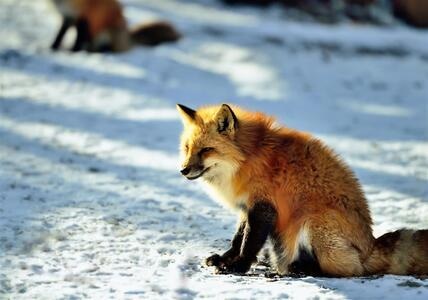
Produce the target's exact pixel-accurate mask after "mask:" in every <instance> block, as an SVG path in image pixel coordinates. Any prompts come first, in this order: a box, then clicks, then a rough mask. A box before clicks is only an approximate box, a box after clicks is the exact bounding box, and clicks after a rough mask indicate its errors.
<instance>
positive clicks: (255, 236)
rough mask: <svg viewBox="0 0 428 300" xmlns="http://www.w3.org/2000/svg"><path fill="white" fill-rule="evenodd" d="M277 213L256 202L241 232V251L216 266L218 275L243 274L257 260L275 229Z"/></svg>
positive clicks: (267, 204) (270, 207)
mask: <svg viewBox="0 0 428 300" xmlns="http://www.w3.org/2000/svg"><path fill="white" fill-rule="evenodd" d="M276 219H277V212H276V210H275V208H274V207H273V205H272V204H270V203H268V202H258V203H256V204H255V205H254V206H253V207H252V208H251V209H250V210H249V211H248V216H247V222H246V223H245V228H244V231H243V236H242V241H241V249H240V252H239V255H238V256H236V257H235V258H234V259H232V260H229V261H226V262H224V263H223V264H222V265H220V266H217V272H218V273H245V272H247V271H248V270H249V269H250V267H251V264H252V263H253V262H255V261H256V260H257V254H258V253H259V251H260V250H261V249H262V247H263V245H264V244H265V242H266V239H267V238H268V236H269V235H271V234H272V233H273V231H274V229H275V224H276Z"/></svg>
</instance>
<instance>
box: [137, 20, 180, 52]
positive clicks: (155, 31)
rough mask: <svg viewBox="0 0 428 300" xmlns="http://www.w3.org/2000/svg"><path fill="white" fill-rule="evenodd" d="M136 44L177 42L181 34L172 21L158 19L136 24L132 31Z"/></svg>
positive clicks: (149, 44) (150, 44)
mask: <svg viewBox="0 0 428 300" xmlns="http://www.w3.org/2000/svg"><path fill="white" fill-rule="evenodd" d="M130 35H131V39H132V41H133V43H134V44H139V45H146V46H156V45H159V44H162V43H168V42H175V41H177V40H179V39H180V38H181V34H180V33H179V32H178V31H177V29H176V28H175V27H174V26H173V25H172V24H170V23H168V22H165V21H156V22H151V23H143V24H140V25H137V26H135V27H134V28H132V29H131V31H130Z"/></svg>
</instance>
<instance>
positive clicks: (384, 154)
mask: <svg viewBox="0 0 428 300" xmlns="http://www.w3.org/2000/svg"><path fill="white" fill-rule="evenodd" d="M123 2H124V3H125V13H126V15H127V16H128V17H129V20H130V23H132V24H135V23H137V22H138V21H139V20H141V19H146V20H148V19H156V18H166V19H169V20H171V21H172V22H173V23H174V24H176V25H177V26H178V27H179V29H180V30H181V31H182V32H183V33H184V36H185V37H184V39H183V40H181V41H180V42H179V43H177V44H172V45H165V46H161V47H158V48H154V49H150V48H135V49H133V50H132V51H130V52H129V53H125V54H121V55H102V54H87V53H76V54H72V53H68V52H58V53H52V52H50V51H49V50H48V46H49V43H50V42H51V40H52V38H53V36H54V34H55V30H56V28H57V26H58V24H59V18H58V16H57V15H56V14H55V13H54V12H53V11H52V9H51V7H50V5H49V4H48V2H45V1H41V0H40V1H28V0H20V1H16V0H1V1H0V7H1V8H0V24H2V26H0V36H1V37H2V39H1V41H0V97H1V98H0V229H1V230H0V298H2V299H3V298H5V299H35V298H40V299H84V298H92V299H109V298H110V299H140V298H144V299H170V298H174V299H175V298H176V299H193V298H227V299H260V298H273V299H277V298H281V299H286V298H291V299H303V298H307V299H384V298H385V297H388V298H390V299H407V298H410V299H427V298H428V281H427V279H422V278H414V277H406V276H391V275H387V276H382V277H379V278H377V277H370V278H351V279H334V278H313V277H305V278H281V279H279V278H266V277H265V276H263V273H264V271H265V269H263V267H262V266H255V267H254V268H253V269H252V270H251V272H250V274H249V275H248V276H234V275H215V274H213V270H212V269H209V268H206V267H204V266H202V264H201V262H202V260H203V259H204V258H205V257H207V256H208V255H209V254H211V253H213V252H221V251H224V250H225V249H226V247H227V245H228V240H229V239H230V238H231V236H232V234H233V230H234V226H235V219H234V216H233V215H232V214H231V213H230V212H228V211H226V210H224V209H223V208H222V207H220V206H219V205H218V204H216V203H215V202H214V201H212V200H211V199H209V197H208V196H207V195H206V193H205V192H204V190H203V188H202V186H200V185H198V184H196V183H195V182H189V181H186V180H185V179H184V178H181V176H180V175H179V172H178V164H179V162H178V151H177V148H178V138H179V134H180V132H181V123H180V120H179V117H178V115H177V113H176V111H175V107H174V105H175V103H184V104H186V105H189V106H191V107H195V106H199V105H204V104H209V103H221V102H223V101H227V102H232V103H235V104H238V105H242V106H244V107H246V108H249V109H253V110H261V111H264V112H266V113H269V114H274V115H276V116H277V118H278V121H279V122H280V123H282V124H287V125H288V126H290V127H294V128H299V129H301V130H306V131H309V132H312V133H314V134H315V135H316V136H318V137H320V138H322V139H323V140H325V141H326V142H327V143H328V144H329V145H330V146H331V147H333V148H334V149H336V151H338V152H339V153H340V154H341V155H342V156H343V157H344V159H345V160H346V161H347V162H348V163H349V164H350V165H351V167H352V168H353V169H354V170H355V172H356V173H357V175H358V177H359V178H360V180H361V182H362V184H363V187H364V190H365V191H366V193H367V197H368V200H369V205H370V208H371V210H372V213H373V219H374V222H375V225H374V232H375V234H376V235H380V234H383V233H385V232H387V231H392V230H395V229H398V228H401V227H409V228H427V227H428V184H427V181H428V142H427V139H428V84H427V82H428V44H427V43H426V41H427V38H428V32H426V31H421V30H413V29H411V28H407V27H404V26H400V25H396V26H393V27H371V26H365V25H353V24H347V23H343V24H341V25H337V26H328V25H319V24H311V23H293V22H291V21H287V20H284V18H283V17H281V15H279V14H278V13H277V11H278V10H277V8H275V7H274V8H271V9H267V10H256V9H249V8H229V7H224V6H222V5H220V4H218V3H217V2H215V1H211V0H204V1H186V2H183V1H178V0H163V1H138V0H127V1H123ZM67 38H68V41H69V42H70V40H71V39H72V36H71V35H70V36H68V37H67Z"/></svg>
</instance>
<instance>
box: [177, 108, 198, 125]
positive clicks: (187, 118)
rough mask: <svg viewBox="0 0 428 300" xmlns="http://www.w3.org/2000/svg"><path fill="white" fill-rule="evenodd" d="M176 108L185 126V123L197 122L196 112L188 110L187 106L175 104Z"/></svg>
mask: <svg viewBox="0 0 428 300" xmlns="http://www.w3.org/2000/svg"><path fill="white" fill-rule="evenodd" d="M176 106H177V110H178V112H179V113H180V116H181V118H182V120H183V122H184V123H185V124H186V123H196V121H197V115H196V110H193V109H191V108H188V107H187V106H184V105H182V104H177V105H176Z"/></svg>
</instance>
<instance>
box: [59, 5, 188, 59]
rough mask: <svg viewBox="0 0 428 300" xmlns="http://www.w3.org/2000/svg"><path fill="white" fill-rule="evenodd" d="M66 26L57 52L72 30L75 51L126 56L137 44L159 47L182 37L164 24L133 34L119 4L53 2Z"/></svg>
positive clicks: (138, 29)
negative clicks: (66, 35)
mask: <svg viewBox="0 0 428 300" xmlns="http://www.w3.org/2000/svg"><path fill="white" fill-rule="evenodd" d="M52 1H53V3H54V5H55V7H56V9H57V10H58V11H59V13H60V14H61V15H62V19H63V20H62V25H61V27H60V29H59V31H58V34H57V36H56V38H55V40H54V42H53V44H52V46H51V48H52V49H53V50H57V49H58V48H59V47H60V45H61V43H62V40H63V38H64V35H65V33H66V32H67V30H68V29H69V28H71V27H73V26H74V27H75V28H76V31H77V35H76V41H75V43H74V46H73V47H72V49H71V50H72V51H80V50H86V51H91V52H105V51H109V52H110V51H111V52H122V51H126V50H129V49H130V48H131V47H132V46H133V45H134V44H141V45H148V46H156V45H158V44H161V43H165V42H174V41H177V40H178V39H179V38H180V33H178V32H177V30H176V29H175V28H174V27H173V26H172V25H171V24H169V23H167V22H164V21H159V22H152V23H147V24H141V25H138V26H136V27H135V28H133V29H131V30H129V29H128V26H127V23H126V20H125V17H124V15H123V12H122V6H121V5H120V3H119V2H118V1H117V0H52Z"/></svg>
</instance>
